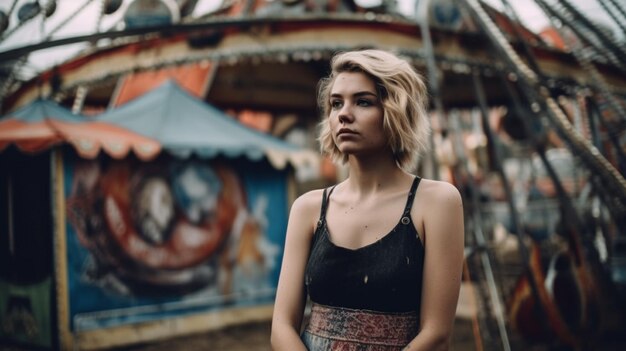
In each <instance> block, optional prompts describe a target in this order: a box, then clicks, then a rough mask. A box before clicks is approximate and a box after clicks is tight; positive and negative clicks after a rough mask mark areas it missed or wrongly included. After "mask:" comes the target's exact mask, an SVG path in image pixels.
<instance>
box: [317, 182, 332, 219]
mask: <svg viewBox="0 0 626 351" xmlns="http://www.w3.org/2000/svg"><path fill="white" fill-rule="evenodd" d="M336 186H337V185H333V187H332V188H330V191H328V195H326V191H327V190H328V188H326V189H324V194H323V195H322V209H321V210H320V219H319V221H318V222H317V225H318V226H321V225H322V224H323V223H324V222H325V221H326V209H327V208H328V199H330V195H331V194H332V193H333V190H335V187H336Z"/></svg>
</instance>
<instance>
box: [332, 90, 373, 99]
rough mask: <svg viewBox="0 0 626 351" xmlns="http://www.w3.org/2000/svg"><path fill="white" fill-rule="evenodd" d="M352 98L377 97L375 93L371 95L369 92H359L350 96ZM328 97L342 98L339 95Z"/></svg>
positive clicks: (334, 94)
mask: <svg viewBox="0 0 626 351" xmlns="http://www.w3.org/2000/svg"><path fill="white" fill-rule="evenodd" d="M352 96H354V97H361V96H373V97H375V98H377V97H378V96H377V95H376V94H375V93H372V92H371V91H359V92H356V93H354V94H352ZM330 97H342V95H341V94H339V93H333V94H331V95H330Z"/></svg>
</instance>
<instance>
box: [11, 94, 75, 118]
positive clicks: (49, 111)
mask: <svg viewBox="0 0 626 351" xmlns="http://www.w3.org/2000/svg"><path fill="white" fill-rule="evenodd" d="M46 118H50V119H56V120H60V121H65V122H82V121H85V117H84V116H83V115H80V114H74V113H72V111H70V110H68V109H66V108H65V107H62V106H59V105H58V104H57V103H56V102H54V101H51V100H45V99H37V100H35V101H33V102H31V103H30V104H28V105H26V106H24V107H22V108H20V109H18V110H15V111H14V112H9V113H7V114H6V115H4V116H3V117H2V119H1V120H5V119H16V120H20V121H24V122H40V121H43V120H45V119H46Z"/></svg>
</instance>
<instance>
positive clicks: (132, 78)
mask: <svg viewBox="0 0 626 351" xmlns="http://www.w3.org/2000/svg"><path fill="white" fill-rule="evenodd" d="M211 67H212V64H210V63H209V64H207V63H196V64H191V65H185V66H173V67H168V68H164V69H160V70H156V71H144V72H138V73H132V74H130V75H128V76H126V77H125V78H124V79H122V80H121V82H120V85H119V88H118V90H117V92H116V95H115V96H114V97H113V98H112V99H111V106H113V107H115V106H120V105H123V104H125V103H127V102H129V101H130V100H132V99H134V98H136V97H139V96H141V95H143V94H145V93H147V92H148V91H150V90H152V89H154V88H155V87H157V86H159V85H161V83H163V82H165V81H166V80H168V79H174V80H175V81H176V83H178V84H179V85H180V86H181V87H182V88H183V89H185V90H186V91H187V92H189V93H190V94H192V95H194V96H196V97H199V98H202V97H203V96H204V94H205V93H206V88H207V83H208V80H209V73H210V72H211Z"/></svg>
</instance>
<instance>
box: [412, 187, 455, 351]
mask: <svg viewBox="0 0 626 351" xmlns="http://www.w3.org/2000/svg"><path fill="white" fill-rule="evenodd" d="M425 188H426V189H424V190H425V191H424V193H423V194H422V196H424V198H426V199H428V206H422V207H419V208H418V209H417V211H418V212H421V215H422V218H424V220H423V223H424V225H423V230H424V233H423V234H424V243H425V248H426V255H425V258H424V276H423V282H422V301H421V315H420V332H419V334H418V335H417V336H416V337H415V339H413V340H412V341H411V342H410V343H409V345H407V346H406V348H405V350H413V351H417V350H428V351H431V350H448V348H449V345H450V336H451V334H452V326H453V324H454V318H455V314H456V306H457V302H458V298H459V289H460V286H461V273H462V269H463V247H464V239H463V237H464V229H463V203H462V200H461V195H460V194H459V192H458V190H457V189H456V188H455V187H454V186H453V185H451V184H449V183H445V182H432V183H430V184H429V186H427V187H425ZM422 203H423V202H422Z"/></svg>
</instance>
